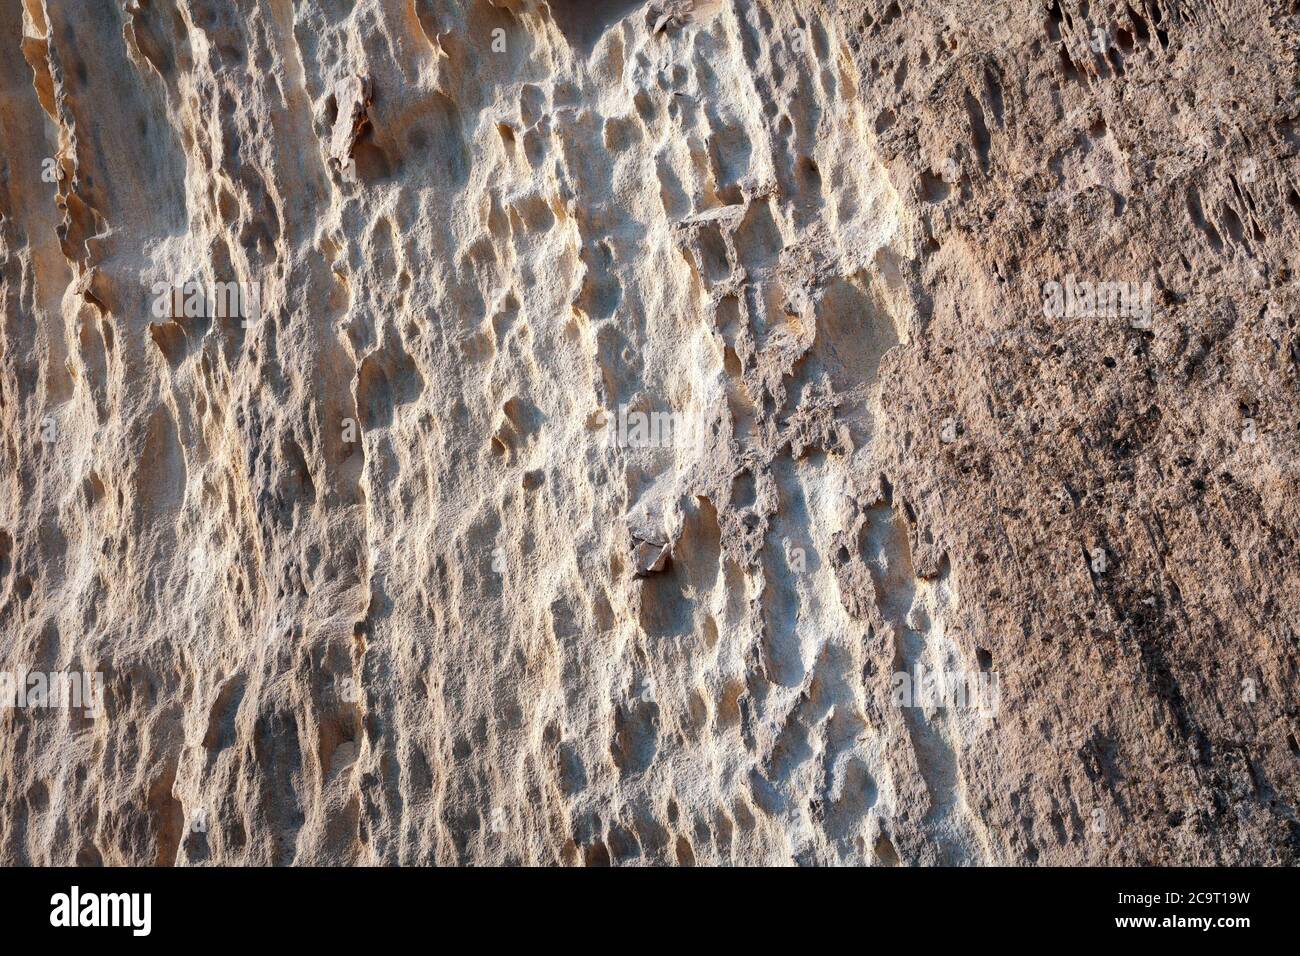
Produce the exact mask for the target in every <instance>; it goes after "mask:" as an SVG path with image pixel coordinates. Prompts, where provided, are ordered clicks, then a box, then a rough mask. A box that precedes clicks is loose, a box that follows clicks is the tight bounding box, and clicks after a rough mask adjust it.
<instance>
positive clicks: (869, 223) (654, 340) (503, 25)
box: [0, 0, 1300, 864]
mask: <svg viewBox="0 0 1300 956" xmlns="http://www.w3.org/2000/svg"><path fill="white" fill-rule="evenodd" d="M1298 41H1300V11H1298V10H1297V8H1296V6H1295V4H1294V3H1290V2H1283V0H1273V2H1261V0H1243V2H1234V3H1227V2H1220V0H1206V2H1196V3H1193V2H1188V0H1177V2H1175V0H1130V2H1127V3H1126V2H1118V3H1116V2H1107V3H1102V2H1091V3H1089V2H1087V0H1051V2H1048V3H1040V2H1037V0H1034V2H1030V3H1017V4H999V3H993V4H989V5H987V6H985V5H981V4H957V3H937V2H915V3H904V2H903V0H897V2H887V0H866V2H862V0H854V2H848V0H845V2H843V3H838V4H837V3H813V2H799V0H697V2H695V3H690V2H685V0H666V2H665V0H658V2H647V3H641V2H632V0H608V2H579V0H549V2H545V0H359V2H351V0H256V2H255V0H239V2H233V3H232V2H228V0H128V2H119V0H112V2H109V0H103V2H89V0H86V2H74V0H21V2H19V0H6V2H5V3H4V4H3V5H0V45H2V46H3V49H4V51H5V52H4V53H3V55H2V56H0V164H2V165H0V303H2V308H3V313H2V315H3V328H2V329H0V435H2V436H3V442H2V443H0V668H3V669H4V670H6V671H7V672H12V673H22V672H28V671H31V672H46V673H57V672H89V673H95V674H102V675H103V679H102V686H103V702H102V708H100V709H99V710H98V711H95V712H88V711H85V710H82V709H77V708H70V707H62V708H60V707H39V706H26V707H12V708H6V709H4V710H2V711H0V727H2V728H3V734H2V735H0V793H2V794H3V796H2V797H0V859H2V860H3V861H4V862H6V863H72V862H77V863H85V864H93V863H100V862H102V863H105V864H123V863H159V864H172V863H175V864H195V863H204V862H220V863H257V864H270V863H277V864H279V863H362V864H364V863H406V864H424V863H439V864H454V863H587V864H598V863H619V864H623V863H665V862H667V863H683V864H686V863H702V864H718V863H778V864H779V863H790V862H796V863H836V862H845V863H872V864H897V863H904V864H933V863H963V864H967V863H969V864H997V863H1031V862H1039V863H1083V862H1087V863H1139V862H1140V863H1173V862H1188V863H1227V862H1234V863H1237V862H1241V863H1294V862H1296V858H1297V852H1298V851H1300V823H1298V822H1297V819H1296V815H1295V803H1296V800H1297V798H1298V797H1300V794H1298V793H1297V779H1298V777H1297V769H1298V768H1300V745H1298V744H1297V743H1296V741H1297V736H1298V735H1300V717H1298V715H1297V710H1296V696H1297V695H1296V664H1297V638H1296V633H1297V626H1298V625H1300V621H1297V616H1298V615H1297V612H1298V604H1297V600H1296V597H1295V593H1296V589H1297V585H1300V564H1298V563H1297V555H1296V532H1297V526H1298V524H1300V515H1298V514H1297V506H1296V491H1297V480H1296V471H1295V465H1296V443H1297V428H1300V417H1298V415H1297V362H1298V361H1300V339H1298V338H1297V333H1296V329H1295V318H1294V316H1295V313H1296V309H1297V295H1296V287H1295V279H1294V272H1295V270H1296V268H1297V263H1296V256H1297V251H1296V250H1297V246H1296V239H1297V235H1298V233H1300V164H1298V163H1297V157H1296V153H1297V148H1300V123H1298V115H1300V114H1298V113H1297V79H1298V74H1297V42H1298ZM1053 282H1056V283H1062V284H1067V283H1074V282H1083V283H1097V282H1102V283H1112V282H1115V283H1118V282H1123V283H1134V284H1135V285H1139V286H1143V287H1144V288H1145V289H1146V291H1147V293H1148V294H1149V296H1150V298H1149V299H1146V300H1145V301H1146V302H1147V304H1148V308H1146V309H1145V310H1144V309H1142V308H1139V309H1138V310H1137V311H1136V312H1134V311H1133V310H1132V309H1129V310H1128V311H1123V312H1122V314H1112V313H1114V312H1115V310H1114V309H1112V310H1111V312H1107V313H1105V314H1100V315H1095V314H1094V315H1078V314H1067V315H1057V314H1049V313H1050V311H1051V310H1050V309H1046V308H1045V292H1044V290H1045V285H1046V284H1048V283H1053ZM187 284H188V285H187ZM177 286H179V288H180V290H181V292H180V294H178V295H177V296H175V297H173V295H172V290H173V288H174V287H177ZM191 287H197V288H200V289H203V290H207V291H210V290H213V289H225V290H227V291H229V290H231V289H235V288H242V289H243V290H244V291H250V290H251V291H253V292H254V293H255V294H254V296H253V299H254V305H255V308H253V309H252V310H248V309H236V310H234V311H233V312H232V311H231V310H229V309H223V308H220V307H218V308H216V309H213V308H212V307H211V303H205V304H204V306H203V308H201V309H199V310H197V311H196V310H191V309H187V308H186V302H187V300H186V297H185V295H184V291H185V290H186V289H187V288H191ZM243 301H245V304H246V303H247V299H245V300H243ZM1138 301H1139V303H1140V302H1141V301H1142V300H1140V299H1139V300H1138ZM1112 304H1113V303H1112ZM1126 304H1127V300H1126ZM1103 311H1104V310H1103ZM927 669H928V670H929V671H930V672H931V673H934V672H939V673H956V674H962V675H969V676H971V678H972V684H973V686H974V685H978V686H980V687H984V688H988V687H996V689H997V694H996V695H995V699H994V700H993V701H992V703H993V706H991V707H990V706H975V704H974V702H972V701H967V702H966V703H965V705H964V706H957V705H953V702H952V701H946V702H940V703H939V704H937V705H936V704H934V703H933V702H931V703H929V704H923V703H917V702H911V703H909V702H908V701H905V700H902V699H900V697H899V693H898V690H899V686H900V682H899V675H900V674H902V675H909V676H912V675H917V674H918V673H923V672H925V671H926V670H927ZM904 686H905V685H904ZM981 703H982V704H988V703H990V702H989V701H981Z"/></svg>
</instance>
